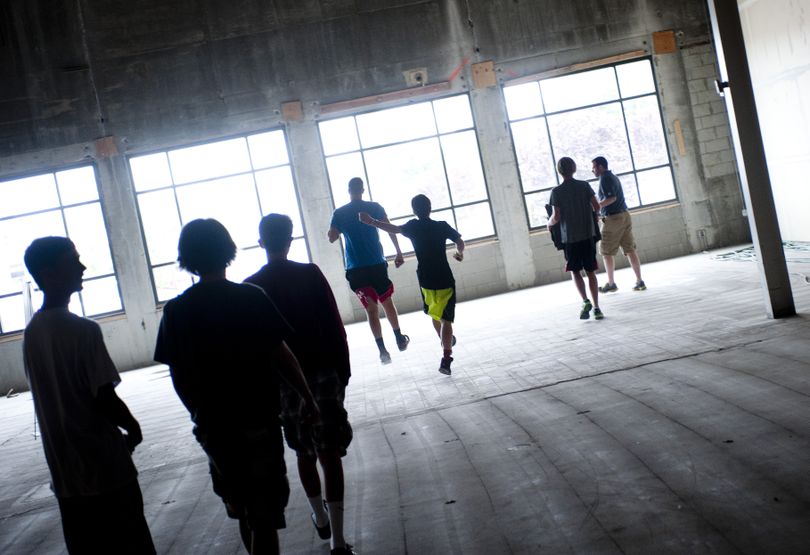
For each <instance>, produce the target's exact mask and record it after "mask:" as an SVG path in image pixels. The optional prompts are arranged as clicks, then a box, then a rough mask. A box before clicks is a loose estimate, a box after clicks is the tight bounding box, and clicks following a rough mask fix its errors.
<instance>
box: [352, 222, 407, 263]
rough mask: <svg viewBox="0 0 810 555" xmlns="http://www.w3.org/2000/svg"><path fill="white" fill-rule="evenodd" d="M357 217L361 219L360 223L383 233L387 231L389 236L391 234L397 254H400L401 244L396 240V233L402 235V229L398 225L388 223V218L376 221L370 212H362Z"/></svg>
mask: <svg viewBox="0 0 810 555" xmlns="http://www.w3.org/2000/svg"><path fill="white" fill-rule="evenodd" d="M357 216H358V218H360V221H361V222H363V223H364V224H367V225H370V226H372V227H376V228H377V229H382V230H383V231H387V232H388V233H389V234H391V238H392V240H393V241H394V245H395V246H396V247H397V252H400V251H399V244H398V243H397V241H396V239H395V238H394V234H395V233H402V228H401V227H399V226H398V225H394V224H392V223H391V222H389V221H388V219H387V218H386V220H385V221H382V220H376V219H374V218H372V217H371V214H369V213H368V212H360V214H358V215H357ZM401 255H402V253H400V256H401Z"/></svg>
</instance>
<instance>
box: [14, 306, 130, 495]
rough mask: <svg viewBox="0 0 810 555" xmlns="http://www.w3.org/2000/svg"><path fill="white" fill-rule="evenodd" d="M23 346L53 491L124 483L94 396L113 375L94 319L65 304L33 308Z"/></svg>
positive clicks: (126, 461)
mask: <svg viewBox="0 0 810 555" xmlns="http://www.w3.org/2000/svg"><path fill="white" fill-rule="evenodd" d="M23 353H24V357H25V368H26V373H27V375H28V380H29V383H30V385H31V391H32V393H33V396H34V406H35V408H36V413H37V417H38V418H39V426H40V429H41V431H42V443H43V447H44V449H45V458H46V459H47V461H48V466H49V468H50V471H51V477H52V480H53V489H54V493H55V494H56V495H57V496H58V497H74V496H88V495H99V494H101V493H105V492H108V491H111V490H114V489H116V488H119V487H121V486H123V485H125V484H127V483H129V482H132V480H134V479H135V477H136V476H137V471H136V470H135V466H134V464H133V463H132V457H131V456H130V454H129V449H128V448H127V445H126V441H125V440H124V436H123V435H122V434H121V432H120V431H119V430H118V428H117V427H116V426H115V425H113V424H112V423H111V422H110V421H109V420H108V419H107V418H105V416H104V415H103V414H102V412H101V411H100V410H99V406H98V403H97V395H98V392H99V389H100V388H101V387H102V386H105V385H107V384H111V383H112V384H117V383H118V382H119V381H120V377H119V375H118V372H117V370H116V369H115V365H114V364H113V362H112V360H111V359H110V356H109V354H108V353H107V349H106V347H105V346H104V340H103V337H102V334H101V328H100V327H99V325H98V324H96V323H95V322H93V321H91V320H87V319H85V318H81V317H79V316H76V315H75V314H71V313H70V312H69V311H68V310H67V308H50V309H47V310H40V311H38V312H37V313H36V314H35V315H34V317H33V318H32V320H31V322H30V323H29V324H28V327H26V330H25V338H24V343H23Z"/></svg>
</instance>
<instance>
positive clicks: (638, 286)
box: [633, 279, 647, 291]
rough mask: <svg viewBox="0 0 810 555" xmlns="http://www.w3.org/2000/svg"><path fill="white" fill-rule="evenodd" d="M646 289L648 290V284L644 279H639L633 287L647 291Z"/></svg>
mask: <svg viewBox="0 0 810 555" xmlns="http://www.w3.org/2000/svg"><path fill="white" fill-rule="evenodd" d="M646 290H647V286H646V285H644V280H643V279H641V280H638V281H637V282H636V285H635V286H634V287H633V291H646Z"/></svg>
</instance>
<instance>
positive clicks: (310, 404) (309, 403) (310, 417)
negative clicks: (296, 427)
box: [301, 396, 321, 426]
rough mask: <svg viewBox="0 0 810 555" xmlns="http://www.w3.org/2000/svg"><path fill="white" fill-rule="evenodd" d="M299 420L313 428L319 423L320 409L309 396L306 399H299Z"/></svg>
mask: <svg viewBox="0 0 810 555" xmlns="http://www.w3.org/2000/svg"><path fill="white" fill-rule="evenodd" d="M301 404H302V406H301V420H302V422H304V423H306V424H309V425H310V426H314V425H315V424H317V423H318V422H320V421H321V409H320V407H318V403H317V402H316V401H315V399H314V398H313V397H312V396H310V397H308V398H304V397H302V398H301Z"/></svg>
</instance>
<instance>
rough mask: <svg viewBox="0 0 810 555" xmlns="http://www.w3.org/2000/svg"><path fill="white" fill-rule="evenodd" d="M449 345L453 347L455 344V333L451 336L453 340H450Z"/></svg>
mask: <svg viewBox="0 0 810 555" xmlns="http://www.w3.org/2000/svg"><path fill="white" fill-rule="evenodd" d="M450 346H451V347H455V346H456V336H455V335H454V336H453V340H452V341H451V342H450Z"/></svg>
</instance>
